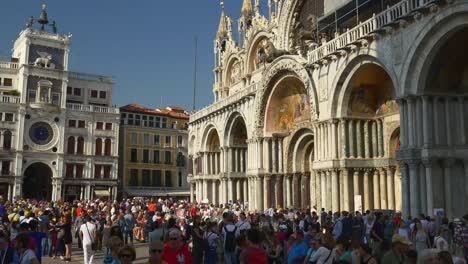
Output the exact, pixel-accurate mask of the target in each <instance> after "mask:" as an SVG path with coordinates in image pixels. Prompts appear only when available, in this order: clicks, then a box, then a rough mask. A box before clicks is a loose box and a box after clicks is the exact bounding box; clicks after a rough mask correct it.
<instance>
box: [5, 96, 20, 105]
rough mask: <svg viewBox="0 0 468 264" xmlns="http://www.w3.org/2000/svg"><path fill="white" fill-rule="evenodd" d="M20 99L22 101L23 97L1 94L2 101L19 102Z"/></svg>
mask: <svg viewBox="0 0 468 264" xmlns="http://www.w3.org/2000/svg"><path fill="white" fill-rule="evenodd" d="M20 101H21V98H20V97H19V96H12V95H0V102H1V103H10V104H19V103H20Z"/></svg>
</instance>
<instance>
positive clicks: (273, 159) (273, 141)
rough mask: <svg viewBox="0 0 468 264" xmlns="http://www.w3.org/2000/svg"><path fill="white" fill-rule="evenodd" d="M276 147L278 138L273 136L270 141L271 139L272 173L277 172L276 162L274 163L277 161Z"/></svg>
mask: <svg viewBox="0 0 468 264" xmlns="http://www.w3.org/2000/svg"><path fill="white" fill-rule="evenodd" d="M277 149H278V139H277V138H273V139H272V141H271V164H272V165H273V166H272V167H273V168H272V172H273V173H277V172H278V164H277V163H276V162H277V159H276V157H277V156H276V154H277V152H276V150H277Z"/></svg>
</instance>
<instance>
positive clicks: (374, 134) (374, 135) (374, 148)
mask: <svg viewBox="0 0 468 264" xmlns="http://www.w3.org/2000/svg"><path fill="white" fill-rule="evenodd" d="M378 156H379V153H378V150H377V122H376V121H372V157H373V158H376V157H378Z"/></svg>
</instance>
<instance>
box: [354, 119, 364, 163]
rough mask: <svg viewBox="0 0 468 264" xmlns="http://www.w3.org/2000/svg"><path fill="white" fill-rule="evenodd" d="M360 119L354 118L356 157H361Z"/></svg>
mask: <svg viewBox="0 0 468 264" xmlns="http://www.w3.org/2000/svg"><path fill="white" fill-rule="evenodd" d="M361 128H362V121H361V120H356V150H357V157H358V158H362V157H363V155H362V143H363V142H362V129H361Z"/></svg>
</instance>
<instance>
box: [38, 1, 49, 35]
mask: <svg viewBox="0 0 468 264" xmlns="http://www.w3.org/2000/svg"><path fill="white" fill-rule="evenodd" d="M46 7H47V6H46V4H43V5H42V11H41V15H40V16H39V19H38V20H37V23H39V24H41V30H45V28H44V27H45V25H47V24H49V20H48V19H47V10H46Z"/></svg>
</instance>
